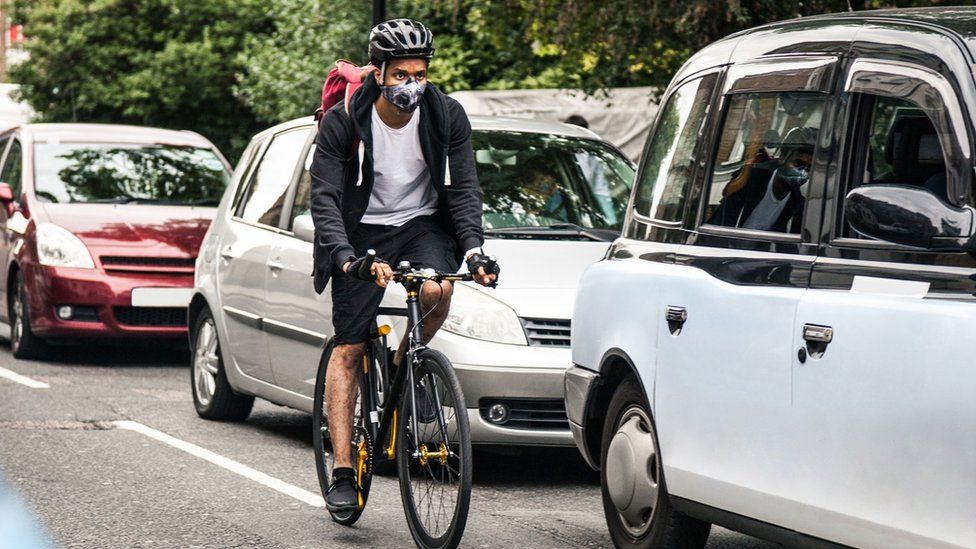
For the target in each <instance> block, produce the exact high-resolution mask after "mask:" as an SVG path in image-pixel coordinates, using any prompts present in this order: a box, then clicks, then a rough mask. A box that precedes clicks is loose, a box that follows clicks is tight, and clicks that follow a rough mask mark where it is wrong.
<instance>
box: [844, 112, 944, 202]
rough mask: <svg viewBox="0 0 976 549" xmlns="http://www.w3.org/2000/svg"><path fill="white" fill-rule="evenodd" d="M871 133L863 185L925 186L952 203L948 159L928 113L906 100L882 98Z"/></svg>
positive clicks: (869, 128)
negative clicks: (948, 177)
mask: <svg viewBox="0 0 976 549" xmlns="http://www.w3.org/2000/svg"><path fill="white" fill-rule="evenodd" d="M868 131H869V134H868V135H867V136H866V138H867V141H868V142H867V147H866V151H865V154H866V158H865V159H864V167H865V169H864V173H863V176H862V178H861V183H862V184H866V185H867V184H888V185H911V186H914V187H922V188H924V189H926V190H928V191H929V192H931V193H932V194H934V195H936V196H937V197H938V198H940V199H941V200H942V201H944V202H948V196H947V195H946V165H945V156H944V155H943V153H942V145H941V144H940V143H939V136H938V134H937V133H936V130H935V125H934V124H933V123H932V119H931V118H929V116H928V115H927V114H926V112H925V111H924V110H922V109H920V108H918V107H917V106H915V105H913V104H912V103H910V102H908V101H906V100H904V99H896V98H892V97H878V98H876V100H875V101H874V107H873V108H872V109H871V121H870V123H869V126H868Z"/></svg>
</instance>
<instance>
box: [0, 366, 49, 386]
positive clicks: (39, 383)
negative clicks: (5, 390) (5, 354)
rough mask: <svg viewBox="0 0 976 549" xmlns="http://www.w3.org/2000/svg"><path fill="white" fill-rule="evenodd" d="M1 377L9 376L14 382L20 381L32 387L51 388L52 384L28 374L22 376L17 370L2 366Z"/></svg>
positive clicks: (0, 369)
mask: <svg viewBox="0 0 976 549" xmlns="http://www.w3.org/2000/svg"><path fill="white" fill-rule="evenodd" d="M0 377H3V378H7V379H9V380H10V381H13V382H14V383H20V384H21V385H26V386H28V387H30V388H31V389H50V388H51V386H50V385H48V384H47V383H44V382H43V381H37V380H34V379H31V378H29V377H27V376H22V375H20V374H18V373H17V372H12V371H10V370H8V369H6V368H0Z"/></svg>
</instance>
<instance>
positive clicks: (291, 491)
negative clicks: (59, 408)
mask: <svg viewBox="0 0 976 549" xmlns="http://www.w3.org/2000/svg"><path fill="white" fill-rule="evenodd" d="M113 423H114V424H115V426H116V427H117V428H119V429H126V430H129V431H135V432H137V433H141V434H143V435H146V436H147V437H149V438H152V439H155V440H158V441H160V442H162V443H164V444H168V445H170V446H172V447H173V448H178V449H180V450H183V451H184V452H186V453H188V454H190V455H193V456H196V457H198V458H200V459H203V460H206V461H209V462H210V463H213V464H214V465H218V466H220V467H223V468H224V469H227V470H228V471H230V472H232V473H237V474H238V475H241V476H242V477H244V478H247V479H250V480H253V481H254V482H257V483H258V484H262V485H264V486H267V487H268V488H271V489H272V490H275V491H278V492H281V493H282V494H285V495H286V496H290V497H293V498H295V499H297V500H298V501H301V502H302V503H307V504H308V505H311V506H312V507H325V501H324V500H323V499H322V496H321V495H319V494H315V493H312V492H309V491H308V490H304V489H302V488H299V487H298V486H295V485H293V484H288V483H287V482H285V481H283V480H279V479H276V478H274V477H272V476H270V475H266V474H264V473H262V472H261V471H256V470H254V469H251V468H250V467H248V466H247V465H244V464H243V463H239V462H236V461H234V460H232V459H230V458H226V457H224V456H222V455H220V454H217V453H214V452H211V451H210V450H207V449H206V448H201V447H200V446H197V445H196V444H193V443H190V442H186V441H185V440H180V439H178V438H176V437H172V436H170V435H167V434H166V433H164V432H162V431H157V430H156V429H153V428H152V427H147V426H145V425H143V424H142V423H139V422H137V421H115V422H113Z"/></svg>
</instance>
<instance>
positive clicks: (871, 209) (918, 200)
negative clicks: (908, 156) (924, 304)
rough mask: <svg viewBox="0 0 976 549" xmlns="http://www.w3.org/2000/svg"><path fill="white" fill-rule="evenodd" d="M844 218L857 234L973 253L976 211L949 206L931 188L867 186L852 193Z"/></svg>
mask: <svg viewBox="0 0 976 549" xmlns="http://www.w3.org/2000/svg"><path fill="white" fill-rule="evenodd" d="M844 215H845V216H846V217H847V221H848V223H850V224H851V227H853V228H854V230H855V231H857V232H859V233H861V234H863V235H865V236H869V237H871V238H877V239H879V240H884V241H887V242H893V243H895V244H902V245H905V246H913V247H916V248H925V249H929V250H966V251H969V250H973V249H976V242H974V238H973V236H974V234H973V233H974V227H976V212H974V210H973V208H971V207H963V208H958V207H956V206H951V205H949V204H946V203H945V202H943V201H942V200H940V199H939V198H938V197H936V196H935V195H934V194H932V193H931V192H929V191H928V190H927V189H924V188H921V187H913V186H908V185H864V186H861V187H858V188H856V189H854V190H853V191H851V192H850V193H848V195H847V199H846V200H845V202H844Z"/></svg>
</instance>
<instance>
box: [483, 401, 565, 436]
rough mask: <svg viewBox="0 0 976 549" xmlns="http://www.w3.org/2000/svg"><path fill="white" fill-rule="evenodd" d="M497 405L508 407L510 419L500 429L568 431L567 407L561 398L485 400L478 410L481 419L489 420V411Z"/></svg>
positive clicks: (500, 425)
mask: <svg viewBox="0 0 976 549" xmlns="http://www.w3.org/2000/svg"><path fill="white" fill-rule="evenodd" d="M495 404H504V405H505V406H507V407H508V410H509V417H508V420H507V421H506V422H504V423H501V424H497V425H498V426H499V427H505V428H508V429H535V430H543V431H568V430H569V420H568V419H567V417H566V405H565V404H564V402H563V399H561V398H483V399H481V402H479V406H478V408H479V409H480V412H481V417H483V418H484V419H485V420H488V410H489V409H490V408H491V407H492V406H493V405H495Z"/></svg>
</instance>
